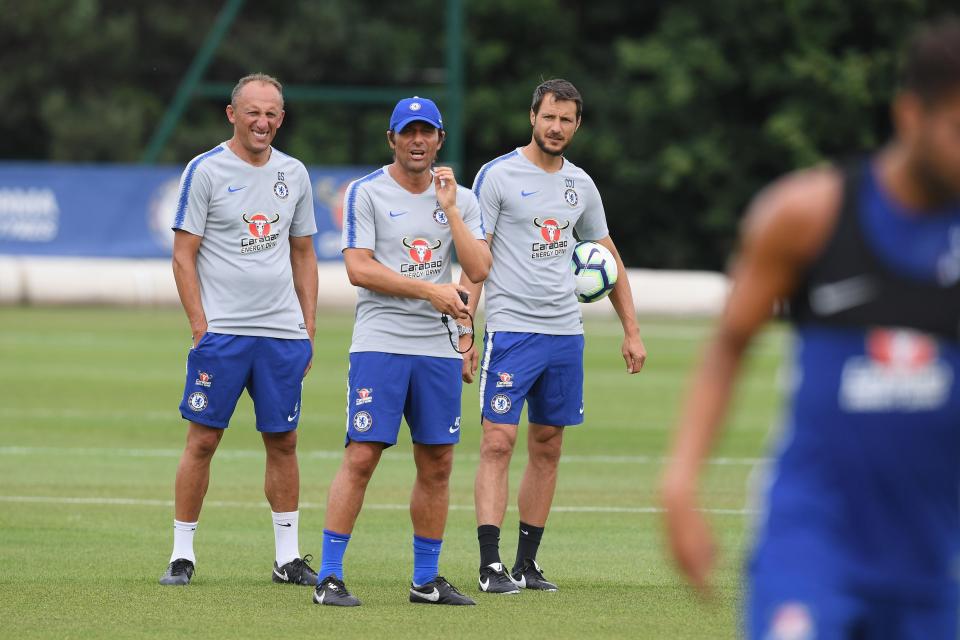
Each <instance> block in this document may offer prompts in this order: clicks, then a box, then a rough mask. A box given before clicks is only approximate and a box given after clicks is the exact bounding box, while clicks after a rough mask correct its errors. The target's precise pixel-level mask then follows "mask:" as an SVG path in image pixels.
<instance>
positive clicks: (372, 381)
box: [345, 351, 463, 447]
mask: <svg viewBox="0 0 960 640" xmlns="http://www.w3.org/2000/svg"><path fill="white" fill-rule="evenodd" d="M461 371H462V361H461V360H460V359H459V358H437V357H431V356H413V355H404V354H397V353H382V352H379V351H360V352H356V353H351V354H350V371H349V373H348V374H347V436H346V440H345V444H349V443H350V441H351V440H353V441H356V442H382V443H384V444H385V445H386V446H388V447H389V446H392V445H395V444H397V435H398V434H399V433H400V418H401V417H402V418H405V419H406V421H407V425H409V427H410V436H411V438H412V439H413V441H414V442H415V443H417V444H431V445H432V444H456V443H458V442H460V393H461V391H462V389H463V380H462V379H461V377H460V376H461Z"/></svg>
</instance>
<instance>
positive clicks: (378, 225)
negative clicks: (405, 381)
mask: <svg viewBox="0 0 960 640" xmlns="http://www.w3.org/2000/svg"><path fill="white" fill-rule="evenodd" d="M457 207H458V208H459V209H460V215H461V216H462V217H463V221H464V222H465V223H466V225H467V228H468V229H470V231H471V233H473V235H474V237H475V238H477V239H483V238H485V235H484V230H483V216H482V215H481V214H480V207H479V205H478V204H477V199H476V198H475V197H474V195H473V193H471V192H470V190H469V189H467V188H465V187H459V186H458V187H457ZM341 249H371V250H373V257H374V259H375V260H376V261H377V262H379V263H380V264H382V265H384V266H386V267H387V268H389V269H392V270H394V271H396V272H397V273H399V274H400V275H402V276H404V277H407V278H417V279H422V280H426V281H428V282H437V283H446V282H450V281H451V275H450V264H451V262H452V260H453V234H452V233H451V232H450V225H449V223H448V222H447V216H446V214H445V213H444V212H443V210H442V209H441V208H440V204H439V203H438V202H437V195H436V191H435V189H434V186H433V183H432V182H431V183H430V186H429V187H428V188H427V190H426V191H424V192H423V193H410V192H409V191H407V190H406V189H404V188H403V187H402V186H400V185H399V184H398V183H397V181H396V180H394V179H393V178H392V177H391V176H390V172H389V171H388V170H387V167H383V168H381V169H377V170H376V171H374V172H373V173H371V174H370V175H368V176H365V177H363V178H360V179H359V180H356V181H354V182H352V183H350V186H348V187H347V191H346V198H345V199H344V215H343V238H342V242H341ZM450 323H451V324H450V329H451V330H452V331H453V336H454V343H456V338H457V332H456V327H455V326H454V325H453V323H454V320H450ZM358 351H380V352H384V353H399V354H408V355H422V356H434V357H440V358H460V354H458V353H457V352H456V351H454V350H453V348H452V347H451V346H450V339H449V336H448V335H447V330H446V329H445V328H444V326H443V324H441V322H440V312H439V311H437V310H436V309H434V308H433V305H431V304H430V303H429V302H427V301H426V300H418V299H415V298H402V297H399V296H390V295H386V294H383V293H377V292H376V291H370V290H369V289H365V288H363V287H357V318H356V323H355V324H354V327H353V343H352V344H351V345H350V352H351V353H353V352H358Z"/></svg>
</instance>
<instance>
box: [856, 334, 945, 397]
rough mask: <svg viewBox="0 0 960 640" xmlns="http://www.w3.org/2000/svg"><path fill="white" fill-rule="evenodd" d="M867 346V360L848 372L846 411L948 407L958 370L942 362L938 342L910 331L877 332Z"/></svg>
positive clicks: (862, 359)
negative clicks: (946, 404)
mask: <svg viewBox="0 0 960 640" xmlns="http://www.w3.org/2000/svg"><path fill="white" fill-rule="evenodd" d="M866 340H867V344H866V347H867V348H866V351H867V352H866V354H865V355H863V356H855V357H853V358H850V359H849V360H847V362H846V363H845V364H844V366H843V372H842V375H841V380H840V398H839V400H840V407H841V408H842V409H843V410H844V411H848V412H851V413H864V412H877V411H932V410H936V409H939V408H941V407H943V406H944V404H945V403H946V402H947V398H948V397H949V395H950V388H951V387H952V386H953V368H952V367H951V366H950V365H949V364H948V363H947V362H945V361H943V360H942V359H940V358H939V357H938V349H937V343H936V341H935V340H934V339H933V338H931V337H930V336H927V335H925V334H922V333H918V332H916V331H910V330H906V329H875V330H873V331H870V332H869V333H868V334H867V339H866Z"/></svg>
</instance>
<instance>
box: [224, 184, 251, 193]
mask: <svg viewBox="0 0 960 640" xmlns="http://www.w3.org/2000/svg"><path fill="white" fill-rule="evenodd" d="M246 188H247V185H243V186H242V187H227V191H229V192H230V193H236V192H237V191H240V190H241V189H246Z"/></svg>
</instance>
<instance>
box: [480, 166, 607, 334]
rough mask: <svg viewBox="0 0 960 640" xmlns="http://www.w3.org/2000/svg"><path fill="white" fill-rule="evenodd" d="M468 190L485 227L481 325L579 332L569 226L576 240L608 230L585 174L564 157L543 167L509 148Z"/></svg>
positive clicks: (600, 204)
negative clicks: (489, 258) (489, 259)
mask: <svg viewBox="0 0 960 640" xmlns="http://www.w3.org/2000/svg"><path fill="white" fill-rule="evenodd" d="M473 192H474V193H475V194H476V195H477V199H478V200H479V201H480V208H481V209H482V210H483V222H484V226H485V228H486V230H487V233H489V234H492V235H493V240H492V241H491V246H490V251H491V253H492V254H493V267H492V268H491V269H490V275H489V277H488V278H487V282H486V284H485V285H484V288H485V291H486V296H487V298H486V300H487V303H486V305H487V306H486V311H487V330H488V331H521V332H526V333H547V334H552V335H573V334H579V333H583V323H582V320H581V317H580V307H579V303H578V302H577V299H576V297H575V295H574V280H573V274H572V272H571V271H570V260H571V255H570V254H571V252H572V251H573V247H574V246H575V245H576V242H577V241H576V239H574V237H573V231H574V230H576V232H577V236H578V237H579V238H580V240H599V239H601V238H604V237H606V236H607V235H608V233H609V232H608V231H607V221H606V217H605V216H604V212H603V202H601V200H600V193H599V192H598V191H597V187H596V186H595V185H594V184H593V180H591V179H590V176H588V175H587V173H586V172H585V171H583V170H582V169H580V168H579V167H577V166H575V165H574V164H573V163H572V162H570V161H569V160H566V159H564V161H563V167H562V168H561V169H560V171H557V172H556V173H547V172H546V171H544V170H543V169H541V168H540V167H538V166H536V165H535V164H533V163H532V162H531V161H530V160H528V159H527V157H526V156H524V155H523V152H522V151H521V150H520V149H515V150H513V151H511V152H510V153H508V154H506V155H503V156H500V157H499V158H496V159H494V160H491V161H490V162H488V163H487V164H485V165H483V167H481V168H480V172H479V173H478V174H477V178H476V180H475V181H474V183H473Z"/></svg>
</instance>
